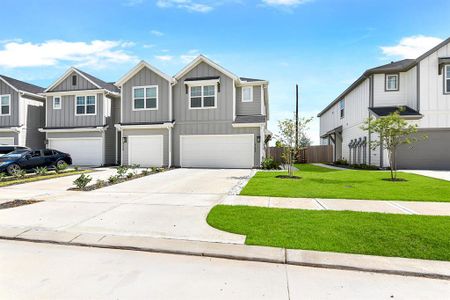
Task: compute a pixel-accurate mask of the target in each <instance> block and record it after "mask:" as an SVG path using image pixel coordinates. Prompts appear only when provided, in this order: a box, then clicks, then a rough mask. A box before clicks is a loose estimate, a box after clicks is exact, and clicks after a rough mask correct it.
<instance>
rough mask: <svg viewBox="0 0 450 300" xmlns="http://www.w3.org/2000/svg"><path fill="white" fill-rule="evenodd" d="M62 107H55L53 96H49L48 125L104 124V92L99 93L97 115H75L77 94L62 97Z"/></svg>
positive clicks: (47, 104)
mask: <svg viewBox="0 0 450 300" xmlns="http://www.w3.org/2000/svg"><path fill="white" fill-rule="evenodd" d="M61 99H62V101H61V103H62V107H61V109H53V96H49V97H47V101H46V106H45V107H46V112H47V127H77V126H101V125H104V124H103V94H101V93H98V94H97V114H96V115H95V116H90V115H87V116H84V115H83V116H76V115H75V95H67V96H62V97H61Z"/></svg>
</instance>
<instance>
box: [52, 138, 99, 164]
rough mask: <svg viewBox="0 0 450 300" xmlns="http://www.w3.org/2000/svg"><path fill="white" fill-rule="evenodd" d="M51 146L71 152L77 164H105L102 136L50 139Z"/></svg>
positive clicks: (73, 161) (73, 160) (74, 162)
mask: <svg viewBox="0 0 450 300" xmlns="http://www.w3.org/2000/svg"><path fill="white" fill-rule="evenodd" d="M48 142H49V146H48V147H49V148H50V149H55V150H58V151H61V152H65V153H69V154H70V156H71V157H72V163H73V165H75V166H101V165H103V140H102V138H74V139H69V138H68V139H66V138H55V139H49V140H48Z"/></svg>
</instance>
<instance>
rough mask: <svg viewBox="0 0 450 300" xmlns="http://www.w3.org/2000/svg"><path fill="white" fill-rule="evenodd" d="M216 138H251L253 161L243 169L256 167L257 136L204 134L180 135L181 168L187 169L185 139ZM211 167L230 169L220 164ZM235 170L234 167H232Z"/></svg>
mask: <svg viewBox="0 0 450 300" xmlns="http://www.w3.org/2000/svg"><path fill="white" fill-rule="evenodd" d="M190 137H191V138H206V139H207V138H214V137H223V138H227V137H248V138H250V139H249V141H251V145H250V146H251V158H250V157H249V158H250V159H251V161H249V162H248V165H247V166H242V168H246V167H248V168H252V167H253V166H254V161H255V135H254V134H214V135H213V134H209V135H207V134H202V135H180V166H181V167H182V168H183V167H186V166H185V165H183V139H188V138H190ZM188 167H189V166H188ZM201 167H206V166H201ZM211 167H213V168H214V167H224V168H226V167H229V166H226V165H223V166H220V164H218V165H217V166H211ZM231 168H234V167H231Z"/></svg>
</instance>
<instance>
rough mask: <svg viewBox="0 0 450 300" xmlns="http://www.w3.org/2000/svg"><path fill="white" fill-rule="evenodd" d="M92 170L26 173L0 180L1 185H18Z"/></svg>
mask: <svg viewBox="0 0 450 300" xmlns="http://www.w3.org/2000/svg"><path fill="white" fill-rule="evenodd" d="M91 172H92V171H91V170H82V171H72V170H70V171H63V172H61V173H54V172H50V173H49V174H47V175H44V176H38V175H25V177H24V178H18V179H12V178H11V177H7V179H6V180H4V181H0V187H5V186H10V185H16V184H24V183H29V182H35V181H41V180H47V179H53V178H59V177H66V176H72V175H79V174H83V173H91Z"/></svg>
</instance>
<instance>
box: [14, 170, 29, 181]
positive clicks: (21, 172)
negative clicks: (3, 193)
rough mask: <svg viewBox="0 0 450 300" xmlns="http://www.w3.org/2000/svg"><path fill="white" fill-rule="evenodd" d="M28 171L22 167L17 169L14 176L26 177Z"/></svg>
mask: <svg viewBox="0 0 450 300" xmlns="http://www.w3.org/2000/svg"><path fill="white" fill-rule="evenodd" d="M26 173H27V172H25V170H22V169H21V170H17V171H15V172H14V174H13V176H14V177H16V178H18V179H20V178H24V177H25V174H26Z"/></svg>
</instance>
